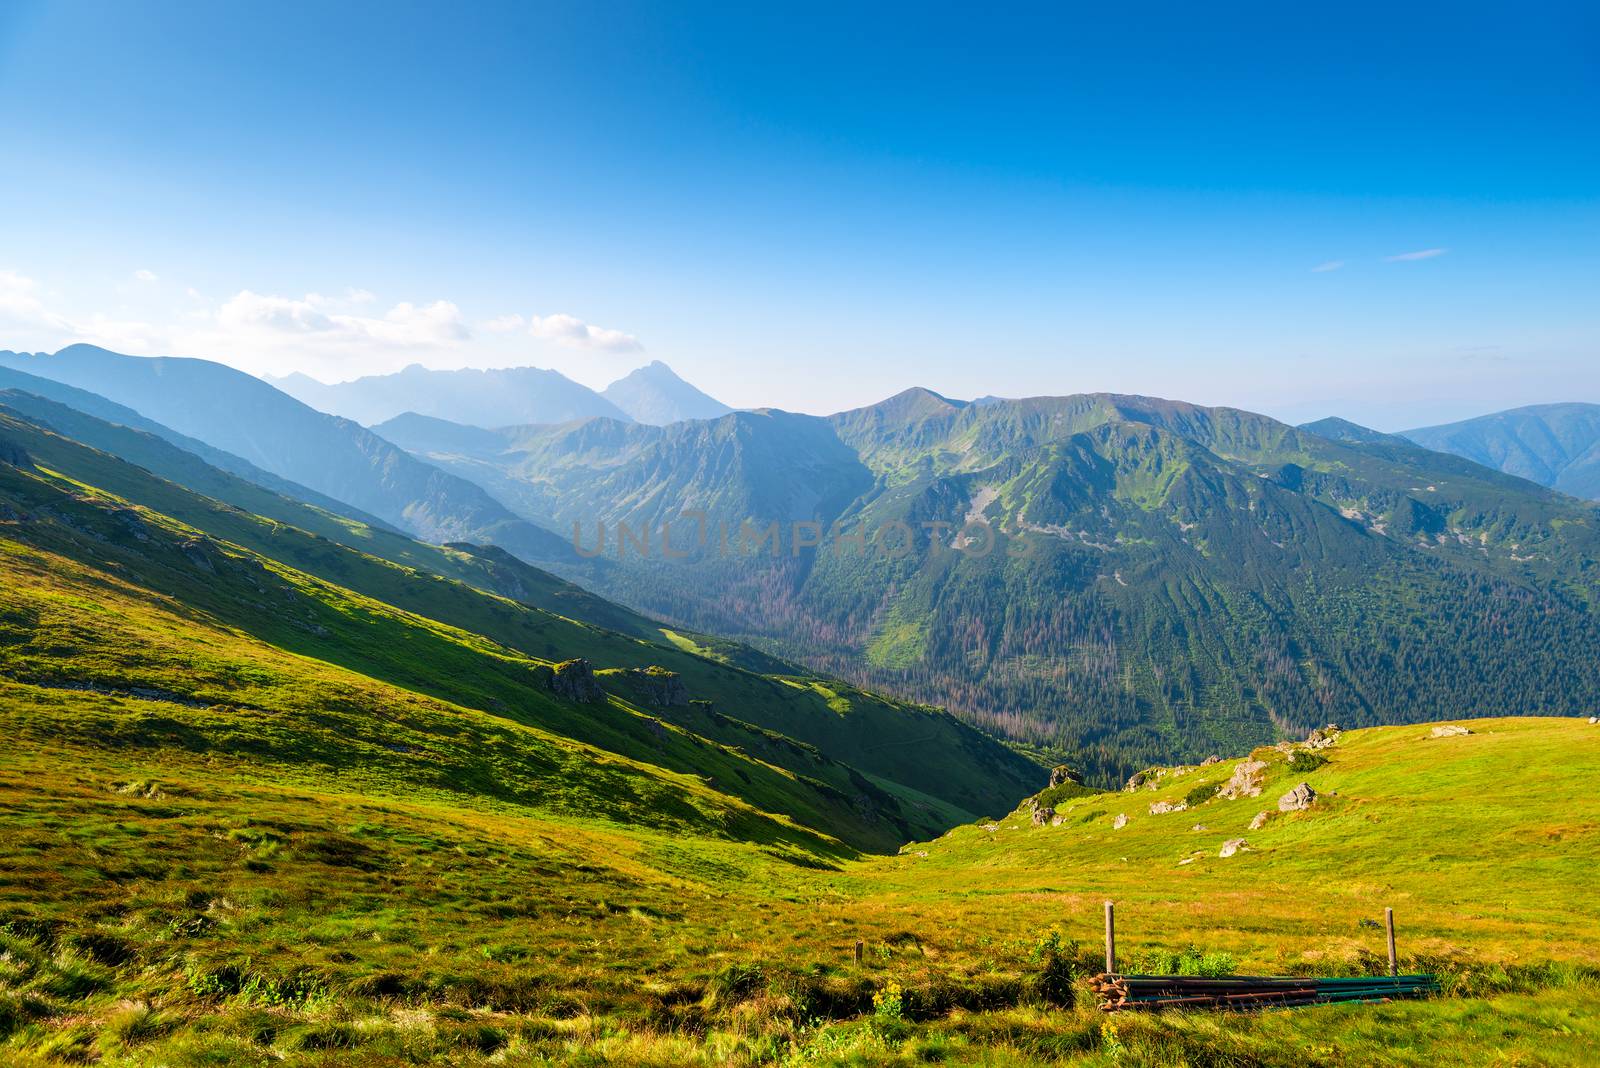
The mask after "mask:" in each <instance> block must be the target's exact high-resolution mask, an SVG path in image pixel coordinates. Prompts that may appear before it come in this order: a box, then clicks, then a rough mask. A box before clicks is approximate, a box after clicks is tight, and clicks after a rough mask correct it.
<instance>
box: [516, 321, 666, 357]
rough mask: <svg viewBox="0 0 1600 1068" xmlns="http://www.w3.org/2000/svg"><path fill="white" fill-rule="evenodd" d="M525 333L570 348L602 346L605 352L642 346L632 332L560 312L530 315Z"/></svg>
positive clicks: (626, 350) (631, 350) (595, 347)
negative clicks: (598, 324)
mask: <svg viewBox="0 0 1600 1068" xmlns="http://www.w3.org/2000/svg"><path fill="white" fill-rule="evenodd" d="M528 333H530V334H532V335H533V336H534V337H536V338H539V339H540V340H541V341H552V342H554V343H555V344H557V345H567V346H569V347H571V348H579V349H604V350H606V351H608V352H636V351H638V350H639V349H642V348H644V346H643V345H641V344H639V339H638V338H636V337H634V336H633V335H632V334H624V333H623V332H622V331H621V330H607V329H606V328H605V327H602V326H593V325H591V324H589V323H586V322H584V321H583V320H582V319H579V318H577V317H575V316H572V315H564V314H560V313H557V314H555V315H543V316H540V315H533V316H529V317H528Z"/></svg>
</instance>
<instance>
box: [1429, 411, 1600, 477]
mask: <svg viewBox="0 0 1600 1068" xmlns="http://www.w3.org/2000/svg"><path fill="white" fill-rule="evenodd" d="M1404 436H1405V437H1407V438H1409V439H1411V440H1412V441H1414V442H1416V443H1417V444H1419V445H1424V446H1426V447H1428V448H1430V449H1436V450H1438V451H1439V452H1449V453H1454V454H1455V455H1457V456H1465V457H1466V458H1467V459H1469V460H1474V461H1476V462H1477V463H1480V464H1483V465H1484V466H1486V467H1493V468H1495V469H1496V470H1499V471H1504V472H1506V473H1507V474H1511V475H1516V476H1518V477H1519V478H1526V479H1529V480H1531V481H1533V482H1537V483H1539V484H1540V485H1541V486H1550V487H1552V488H1554V489H1558V490H1561V491H1562V492H1563V493H1570V494H1572V495H1573V496H1574V497H1587V498H1589V499H1590V500H1597V499H1600V404H1581V403H1569V404H1535V405H1531V406H1529V407H1526V408H1513V409H1511V410H1510V411H1504V412H1495V413H1494V414H1492V415H1482V416H1479V417H1477V418H1476V419H1464V420H1462V421H1461V422H1459V423H1446V424H1444V425H1443V426H1430V427H1421V428H1419V429H1417V430H1407V431H1405V433H1404Z"/></svg>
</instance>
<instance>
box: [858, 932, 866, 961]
mask: <svg viewBox="0 0 1600 1068" xmlns="http://www.w3.org/2000/svg"><path fill="white" fill-rule="evenodd" d="M865 949H866V943H864V942H862V941H861V939H859V938H858V939H856V967H857V968H859V967H861V954H862V952H863V951H864V950H865Z"/></svg>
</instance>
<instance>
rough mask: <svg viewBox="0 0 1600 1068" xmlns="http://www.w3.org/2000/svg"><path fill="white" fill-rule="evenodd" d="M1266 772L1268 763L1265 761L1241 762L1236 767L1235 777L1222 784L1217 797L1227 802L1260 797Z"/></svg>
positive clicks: (1234, 770)
mask: <svg viewBox="0 0 1600 1068" xmlns="http://www.w3.org/2000/svg"><path fill="white" fill-rule="evenodd" d="M1266 771H1267V762H1266V761H1264V760H1241V761H1240V762H1239V763H1237V764H1235V765H1234V767H1233V777H1232V778H1230V779H1229V780H1228V781H1227V782H1225V783H1223V784H1222V789H1220V790H1218V791H1217V796H1218V797H1220V798H1222V799H1223V800H1225V801H1236V800H1238V799H1239V798H1241V797H1260V796H1261V779H1262V777H1263V776H1264V775H1265V774H1266Z"/></svg>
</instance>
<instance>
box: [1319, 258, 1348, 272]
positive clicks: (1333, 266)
mask: <svg viewBox="0 0 1600 1068" xmlns="http://www.w3.org/2000/svg"><path fill="white" fill-rule="evenodd" d="M1343 266H1344V260H1329V261H1328V262H1326V263H1319V264H1317V265H1316V266H1315V267H1313V268H1311V273H1312V274H1325V273H1327V272H1328V271H1337V270H1338V269H1339V268H1340V267H1343Z"/></svg>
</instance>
